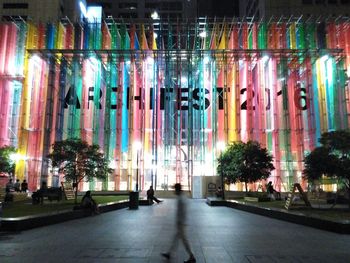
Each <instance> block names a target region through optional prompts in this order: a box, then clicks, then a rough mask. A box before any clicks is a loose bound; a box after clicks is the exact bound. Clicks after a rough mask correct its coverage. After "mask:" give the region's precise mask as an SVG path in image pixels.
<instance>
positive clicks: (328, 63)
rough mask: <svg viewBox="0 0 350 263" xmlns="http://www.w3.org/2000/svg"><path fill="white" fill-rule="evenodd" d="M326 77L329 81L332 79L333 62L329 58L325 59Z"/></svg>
mask: <svg viewBox="0 0 350 263" xmlns="http://www.w3.org/2000/svg"><path fill="white" fill-rule="evenodd" d="M327 77H328V81H329V83H331V82H332V81H333V63H332V60H331V59H328V60H327Z"/></svg>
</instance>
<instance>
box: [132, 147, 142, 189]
mask: <svg viewBox="0 0 350 263" xmlns="http://www.w3.org/2000/svg"><path fill="white" fill-rule="evenodd" d="M133 146H134V149H135V151H136V192H138V191H139V152H140V150H141V147H142V144H141V142H139V141H135V142H134V144H133Z"/></svg>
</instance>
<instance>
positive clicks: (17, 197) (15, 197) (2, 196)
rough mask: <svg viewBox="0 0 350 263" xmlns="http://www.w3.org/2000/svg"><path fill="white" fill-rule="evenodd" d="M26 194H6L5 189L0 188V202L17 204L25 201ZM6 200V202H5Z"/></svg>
mask: <svg viewBox="0 0 350 263" xmlns="http://www.w3.org/2000/svg"><path fill="white" fill-rule="evenodd" d="M27 198H28V196H27V193H25V192H23V193H21V192H10V193H6V188H5V187H1V188H0V202H8V201H9V202H17V201H25V200H27ZM6 199H7V200H6Z"/></svg>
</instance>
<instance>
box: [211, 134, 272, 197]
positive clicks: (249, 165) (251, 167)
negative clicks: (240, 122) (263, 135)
mask: <svg viewBox="0 0 350 263" xmlns="http://www.w3.org/2000/svg"><path fill="white" fill-rule="evenodd" d="M272 160H273V158H272V156H271V155H270V154H269V153H268V151H267V149H265V148H261V146H260V144H259V143H258V142H255V141H248V142H247V143H244V142H235V143H233V144H230V145H229V146H228V148H226V150H225V151H224V152H222V153H221V155H220V157H219V158H218V168H217V172H218V174H220V175H221V176H223V177H224V180H225V182H226V183H236V182H242V183H245V188H246V191H248V186H247V185H248V183H254V182H256V181H259V180H262V179H267V178H268V177H269V176H270V174H271V171H272V170H274V169H275V167H274V166H273V164H272Z"/></svg>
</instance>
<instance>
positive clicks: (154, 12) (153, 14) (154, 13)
mask: <svg viewBox="0 0 350 263" xmlns="http://www.w3.org/2000/svg"><path fill="white" fill-rule="evenodd" d="M151 18H152V19H154V20H156V19H159V15H158V12H157V11H153V13H152V14H151Z"/></svg>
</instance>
